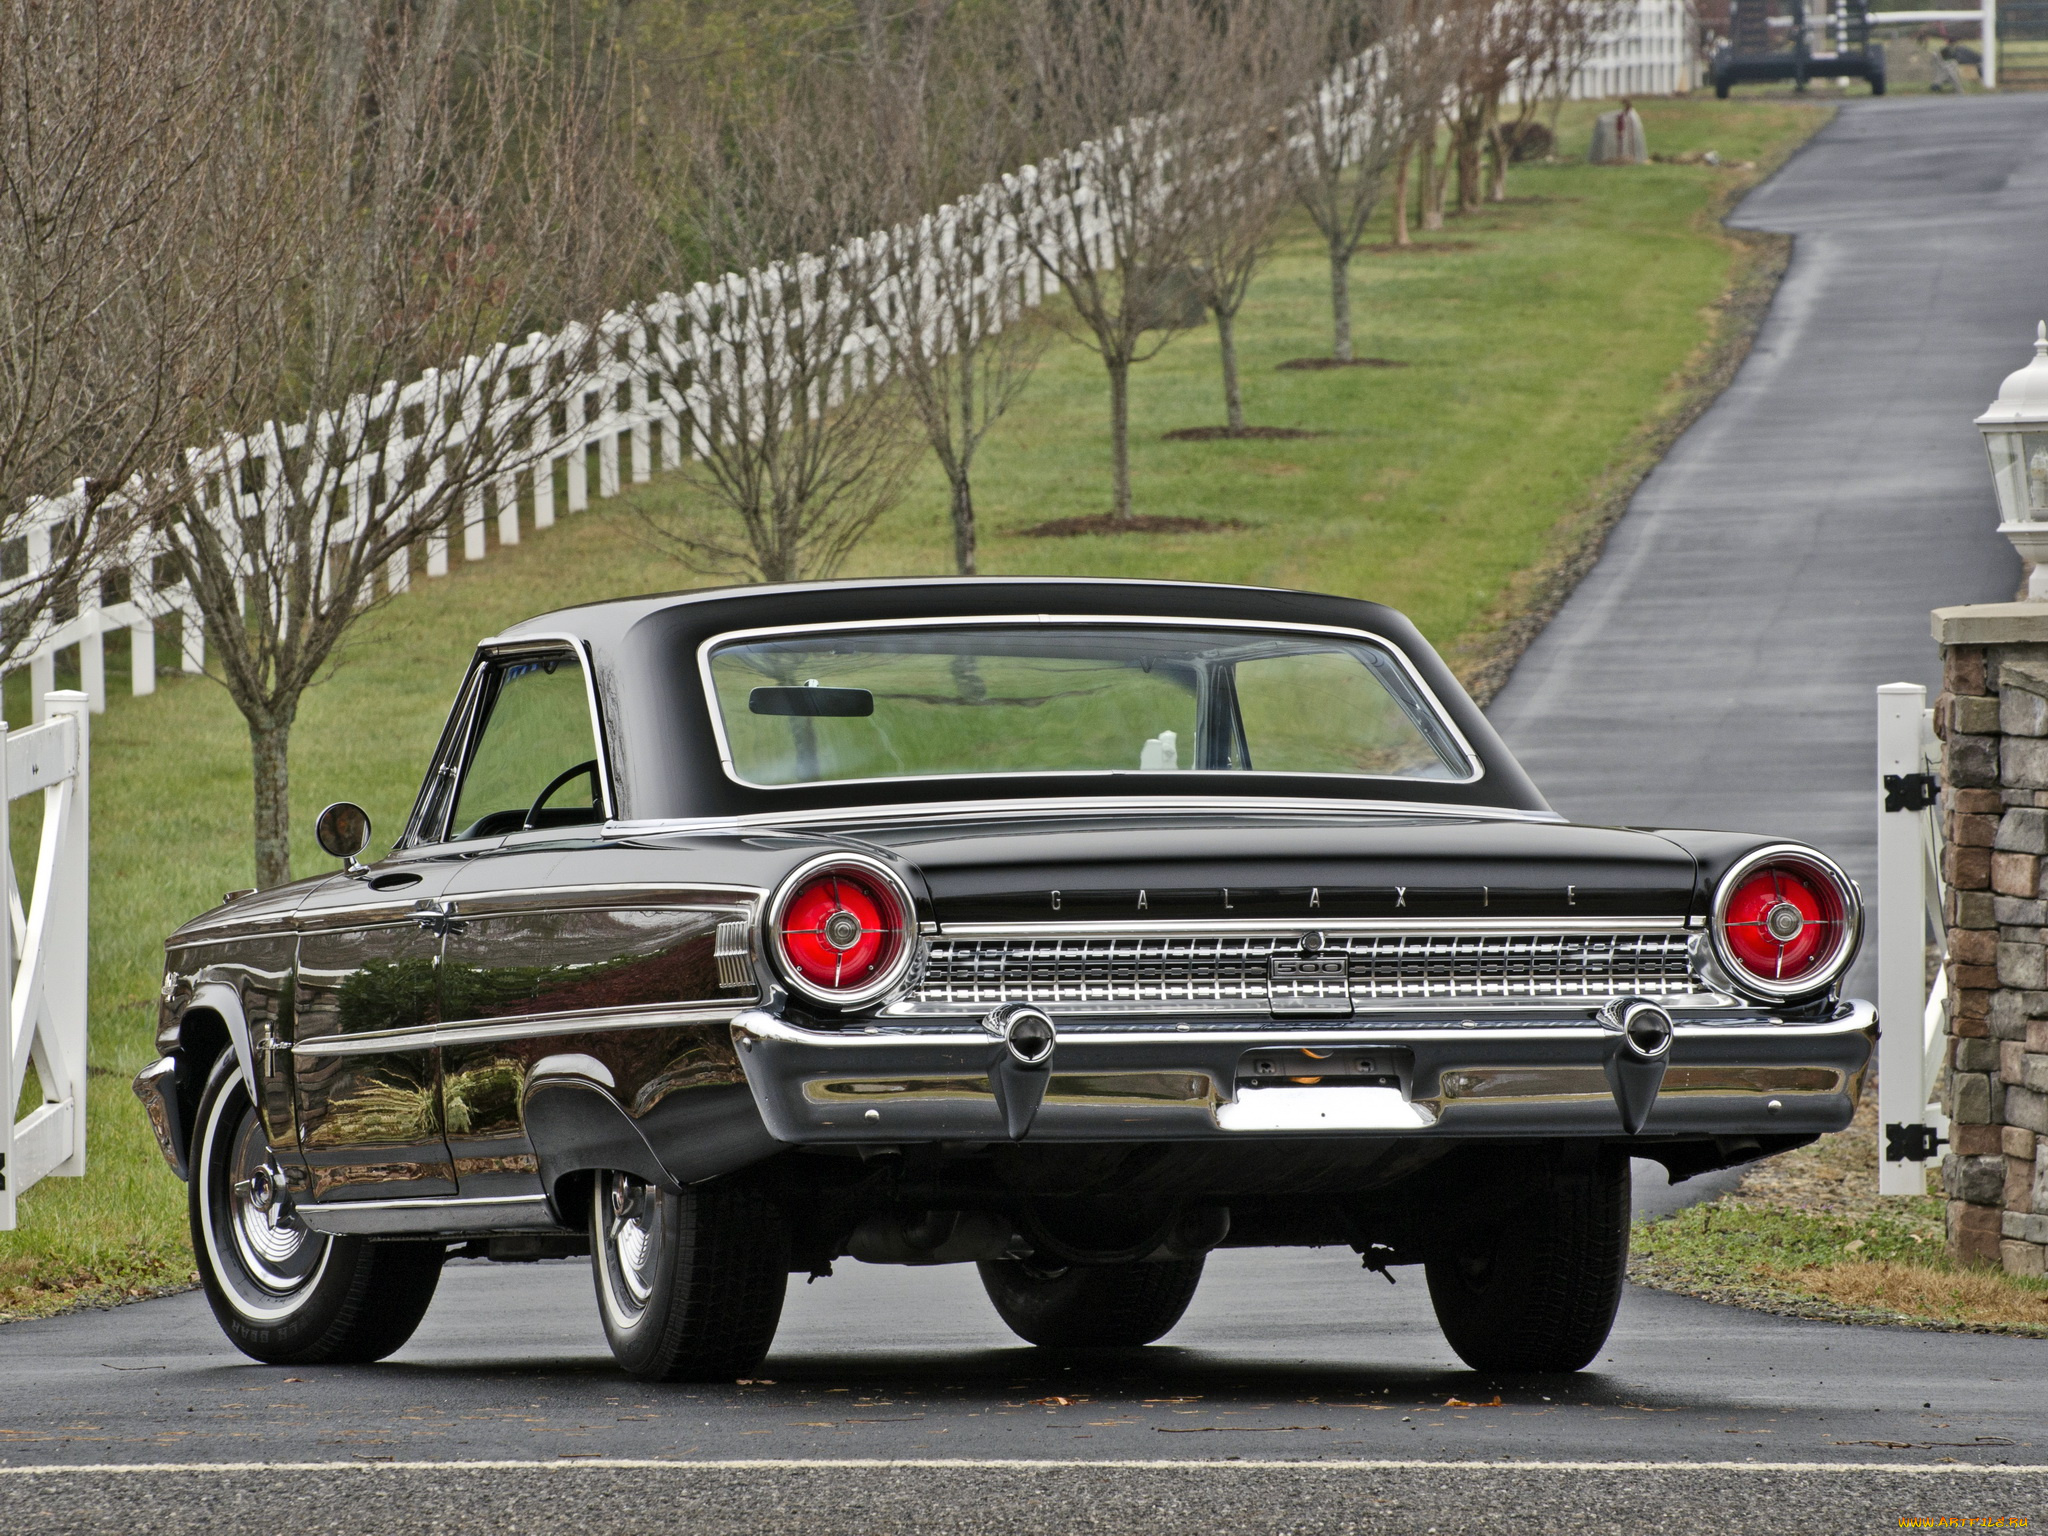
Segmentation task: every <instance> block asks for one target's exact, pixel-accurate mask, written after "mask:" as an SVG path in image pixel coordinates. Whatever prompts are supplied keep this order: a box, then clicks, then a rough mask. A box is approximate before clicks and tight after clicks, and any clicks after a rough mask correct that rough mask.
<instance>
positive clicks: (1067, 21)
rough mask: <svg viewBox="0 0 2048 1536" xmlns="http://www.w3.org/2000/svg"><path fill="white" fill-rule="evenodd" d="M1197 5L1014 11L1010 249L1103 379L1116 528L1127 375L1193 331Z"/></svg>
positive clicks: (1061, 5) (1126, 465) (1122, 509)
mask: <svg viewBox="0 0 2048 1536" xmlns="http://www.w3.org/2000/svg"><path fill="white" fill-rule="evenodd" d="M1227 9H1228V8H1227V7H1222V8H1215V9H1212V8H1210V7H1208V6H1206V5H1204V4H1203V3H1202V0H1095V3H1090V4H1082V5H1071V4H1068V3H1066V0H1021V3H1020V4H1019V5H1018V7H1017V27H1018V33H1017V35H1018V39H1019V44H1020V55H1021V67H1022V71H1023V77H1024V78H1023V81H1022V83H1021V85H1020V87H1019V89H1018V91H1017V93H1016V101H1015V111H1016V114H1017V116H1016V119H1015V120H1016V121H1018V122H1019V123H1020V124H1021V125H1023V126H1024V127H1025V128H1026V129H1027V130H1028V134H1029V138H1028V142H1030V143H1031V144H1032V146H1033V147H1034V148H1035V149H1036V150H1037V151H1038V152H1039V153H1040V155H1041V158H1040V159H1039V160H1038V162H1037V163H1036V164H1035V165H1032V166H1030V167H1028V168H1027V169H1026V170H1025V171H1024V172H1022V173H1020V174H1019V175H1018V176H1016V177H1014V178H1012V180H1011V182H1010V206H1011V212H1012V215H1013V217H1014V218H1015V219H1016V221H1017V225H1018V230H1019V234H1020V237H1021V238H1022V240H1023V241H1024V244H1025V246H1026V248H1027V249H1028V250H1029V251H1030V252H1031V254H1032V256H1033V257H1034V258H1035V259H1036V260H1037V261H1038V262H1039V264H1040V265H1041V266H1042V267H1043V268H1044V270H1045V272H1046V273H1047V275H1049V276H1050V277H1052V278H1053V279H1054V280H1056V281H1057V282H1059V283H1060V284H1062V285H1064V287H1065V288H1066V293H1067V303H1065V304H1063V305H1049V306H1047V310H1048V318H1049V320H1050V322H1051V323H1052V324H1054V325H1056V326H1058V327H1060V328H1061V329H1062V330H1064V331H1066V333H1067V334H1069V335H1071V336H1073V337H1074V338H1075V339H1077V340H1080V341H1083V342H1085V343H1086V344H1087V345H1089V346H1091V347H1093V348H1094V349H1095V351H1096V353H1097V354H1098V355H1099V356H1100V357H1101V358H1102V363H1103V367H1104V368H1105V369H1106V370H1107V371H1108V373H1109V400H1110V456H1111V466H1112V489H1111V499H1110V513H1109V518H1110V521H1111V522H1112V523H1115V524H1126V525H1128V524H1130V523H1131V522H1132V516H1131V426H1130V387H1131V369H1132V367H1133V366H1135V365H1136V364H1138V363H1142V362H1144V361H1146V360H1147V359H1149V358H1152V357H1155V356H1157V355H1158V353H1159V351H1160V349H1161V348H1163V347H1165V346H1166V345H1167V344H1168V343H1169V342H1170V341H1172V340H1173V338H1174V337H1175V336H1177V335H1179V334H1180V333H1181V332H1182V331H1184V330H1187V329H1190V328H1191V327H1193V326H1195V325H1197V324H1199V323H1200V322H1201V320H1202V319H1203V318H1204V310H1203V306H1202V304H1201V301H1200V295H1199V293H1198V292H1196V291H1195V290H1194V288H1193V285H1192V282H1191V278H1190V274H1189V271H1188V269H1189V266H1190V265H1191V263H1192V261H1193V258H1194V255H1195V250H1196V246H1197V244H1198V240H1199V235H1200V232H1201V229H1202V227H1203V221H1204V219H1205V217H1206V215H1207V208H1206V206H1205V197H1206V192H1205V189H1204V187H1203V184H1202V181H1201V178H1200V176H1199V175H1198V174H1196V171H1197V168H1198V167H1199V165H1200V163H1201V162H1202V160H1203V158H1204V156H1205V154H1206V147H1205V145H1204V142H1203V141H1204V136H1205V135H1206V134H1207V133H1208V132H1209V131H1210V128H1211V125H1212V122H1213V118H1212V117H1211V115H1210V114H1209V113H1208V112H1206V111H1204V110H1203V108H1204V106H1205V104H1206V103H1208V102H1209V101H1210V100H1211V99H1212V98H1213V96H1214V95H1215V93H1216V90H1217V88H1218V85H1219V82H1220V81H1221V80H1222V79H1223V78H1224V76H1225V74H1226V71H1225V70H1224V69H1223V68H1222V67H1221V65H1220V62H1219V61H1220V59H1221V58H1222V50H1221V48H1220V47H1219V33H1218V30H1217V29H1218V27H1219V26H1221V25H1223V24H1224V23H1223V22H1222V21H1221V20H1219V13H1220V12H1221V11H1225V10H1227Z"/></svg>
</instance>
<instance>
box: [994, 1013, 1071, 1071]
mask: <svg viewBox="0 0 2048 1536" xmlns="http://www.w3.org/2000/svg"><path fill="white" fill-rule="evenodd" d="M981 1027H982V1028H983V1029H985V1030H987V1031H988V1032H989V1033H990V1034H992V1035H994V1036H995V1037H996V1038H997V1039H998V1040H1001V1041H1002V1042H1003V1044H1004V1045H1006V1046H1008V1047H1009V1051H1010V1057H1011V1059H1012V1060H1013V1061H1015V1062H1016V1063H1017V1065H1018V1066H1020V1067H1042V1066H1045V1065H1046V1064H1047V1063H1048V1062H1050V1061H1051V1060H1052V1053H1053V1047H1054V1046H1056V1045H1058V1044H1059V1031H1058V1030H1057V1029H1055V1028H1053V1022H1052V1020H1051V1019H1050V1018H1048V1017H1046V1014H1045V1012H1044V1010H1043V1009H1039V1008H1034V1007H1032V1006H1031V1004H1029V1003H1004V1004H1003V1005H1002V1006H1000V1007H999V1008H996V1009H994V1010H993V1011H992V1012H990V1013H989V1014H988V1015H987V1016H986V1017H984V1018H983V1019H982V1021H981Z"/></svg>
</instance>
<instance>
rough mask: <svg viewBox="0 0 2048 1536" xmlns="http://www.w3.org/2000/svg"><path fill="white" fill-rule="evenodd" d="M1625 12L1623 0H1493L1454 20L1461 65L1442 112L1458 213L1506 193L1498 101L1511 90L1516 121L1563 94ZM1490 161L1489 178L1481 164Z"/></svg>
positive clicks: (1505, 136)
mask: <svg viewBox="0 0 2048 1536" xmlns="http://www.w3.org/2000/svg"><path fill="white" fill-rule="evenodd" d="M1630 9H1632V6H1631V5H1630V4H1629V3H1628V0H1497V3H1493V4H1488V5H1484V6H1479V7H1475V8H1473V9H1471V10H1468V11H1467V12H1466V13H1465V14H1464V15H1463V16H1462V17H1461V18H1460V21H1459V32H1460V36H1461V38H1462V40H1463V42H1464V47H1463V48H1462V50H1461V59H1462V67H1461V69H1460V70H1459V72H1458V76H1457V81H1456V85H1455V89H1454V92H1453V105H1452V107H1451V109H1450V112H1449V114H1448V116H1449V119H1450V124H1451V139H1452V145H1453V150H1452V152H1453V154H1454V155H1455V157H1456V160H1457V167H1458V207H1459V211H1461V212H1465V213H1470V212H1475V211H1476V210H1477V209H1478V208H1479V206H1480V204H1481V202H1482V201H1484V200H1485V199H1487V198H1488V197H1491V198H1492V199H1493V200H1494V201H1496V202H1498V201H1500V200H1501V199H1503V198H1505V197H1506V196H1507V166H1508V157H1509V139H1510V137H1511V136H1510V134H1509V133H1508V132H1507V131H1506V130H1505V128H1504V126H1503V124H1502V122H1501V102H1502V101H1503V99H1504V98H1505V97H1506V96H1507V94H1508V92H1509V91H1510V89H1512V90H1513V91H1514V93H1515V95H1516V97H1517V98H1518V104H1519V113H1518V121H1527V120H1529V119H1530V118H1533V116H1534V115H1535V113H1536V111H1537V110H1538V108H1539V107H1540V106H1541V104H1542V103H1543V102H1544V101H1546V100H1549V99H1553V98H1560V97H1562V96H1563V95H1564V94H1566V93H1567V92H1569V91H1570V89H1571V82H1572V77H1573V76H1574V75H1576V74H1577V73H1578V71H1579V68H1580V66H1581V65H1583V64H1584V63H1585V61H1586V59H1587V58H1588V57H1589V56H1590V55H1591V54H1592V51H1593V50H1594V49H1595V48H1596V47H1597V46H1598V45H1599V43H1600V40H1601V39H1602V38H1603V37H1604V36H1606V34H1607V33H1608V32H1609V31H1610V30H1611V28H1612V27H1613V24H1614V23H1615V21H1616V20H1618V19H1619V18H1620V17H1621V16H1622V15H1623V14H1625V13H1626V12H1627V11H1628V10H1630ZM1489 157H1490V158H1491V160H1492V171H1491V175H1490V176H1489V175H1488V174H1487V171H1486V168H1485V165H1484V163H1483V162H1484V161H1485V160H1486V159H1487V158H1489Z"/></svg>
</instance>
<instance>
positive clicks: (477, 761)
mask: <svg viewBox="0 0 2048 1536" xmlns="http://www.w3.org/2000/svg"><path fill="white" fill-rule="evenodd" d="M471 694H472V698H473V705H472V707H471V709H470V712H469V720H468V724H467V726H466V734H465V735H464V736H463V737H462V739H460V740H458V741H456V742H453V743H451V745H450V748H449V753H450V757H449V761H448V763H447V764H446V768H445V774H444V776H445V778H446V780H447V782H448V783H449V784H450V785H451V786H452V792H451V794H450V796H449V804H448V806H447V809H446V812H445V815H443V816H442V818H441V821H440V824H439V825H437V826H434V827H430V828H427V829H426V830H427V831H428V832H429V834H430V835H434V836H438V837H439V838H441V839H442V841H443V844H444V846H445V847H447V848H449V849H452V850H463V851H464V858H463V864H464V868H463V871H462V874H461V876H460V877H459V878H458V879H456V880H454V881H452V882H451V883H450V885H449V887H448V888H447V890H446V892H445V894H444V896H443V898H442V901H443V908H444V914H443V915H444V926H445V928H446V930H447V932H446V942H445V948H444V951H443V957H442V965H441V971H440V977H439V999H438V1002H439V1014H440V1021H441V1024H442V1026H443V1027H442V1029H441V1031H440V1038H441V1041H442V1047H441V1060H442V1083H443V1102H444V1104H445V1106H446V1111H447V1125H448V1131H449V1147H450V1153H451V1156H452V1157H453V1159H454V1167H455V1176H456V1180H457V1183H458V1184H459V1186H460V1188H461V1191H462V1194H463V1196H464V1197H465V1198H470V1199H475V1198H509V1197H517V1196H521V1195H527V1194H531V1193H534V1192H535V1191H536V1190H537V1189H538V1187H539V1186H538V1181H537V1178H536V1165H535V1161H534V1157H533V1152H532V1149H531V1147H529V1146H528V1145H527V1142H526V1137H525V1133H524V1131H523V1129H522V1126H521V1121H520V1105H519V1100H520V1092H521V1089H522V1088H523V1087H524V1084H525V1072H526V1067H527V1065H528V1063H527V1061H526V1060H525V1058H524V1055H523V1053H522V1052H521V1051H520V1050H519V1049H518V1048H517V1042H516V1041H513V1040H507V1039H506V1038H504V1034H505V1029H504V1026H505V1023H506V1022H507V1021H508V1020H510V1019H511V1018H513V1017H514V1016H516V1015H517V1014H519V1013H520V1012H521V1011H522V1008H521V1006H520V1005H521V1003H522V1002H524V1001H529V1000H530V999H531V997H532V996H533V995H534V994H536V993H537V992H538V991H540V990H543V989H544V988H545V986H546V978H547V975H548V973H549V972H550V971H551V970H552V969H555V968H558V967H559V966H560V965H561V964H562V961H561V959H560V958H559V948H560V946H559V945H557V944H554V943H551V942H549V941H548V936H547V935H538V936H536V935H533V934H530V933H528V932H527V931H525V930H524V929H522V928H518V927H517V925H516V923H515V924H514V926H513V927H512V928H511V929H508V928H507V927H506V926H505V925H506V921H507V919H508V918H516V917H517V916H518V915H519V914H520V913H522V912H523V911H525V910H526V909H527V908H528V907H529V906H531V905H532V904H533V902H534V901H535V900H536V898H537V897H538V896H539V895H540V894H542V893H544V892H546V891H547V889H548V888H549V883H550V877H551V876H552V874H553V872H554V870H555V867H556V866H557V865H558V864H559V863H560V862H561V861H562V858H563V856H564V844H565V843H573V842H575V841H577V840H578V834H579V832H584V831H585V829H593V828H594V827H595V825H596V824H597V823H600V822H602V821H603V820H604V817H605V814H606V806H607V803H608V802H607V800H606V798H605V796H606V785H605V782H604V775H603V772H602V769H601V766H600V764H601V761H602V759H601V752H600V748H599V746H598V734H597V729H596V724H595V721H594V720H593V718H592V713H591V703H590V690H589V687H588V679H587V676H586V673H585V669H584V664H583V661H582V658H581V657H580V656H579V655H577V653H576V652H575V651H574V650H573V649H571V648H569V647H567V646H563V645H559V644H556V645H543V646H540V647H537V648H529V649H521V650H515V651H509V652H504V653H500V654H497V655H493V656H491V657H489V658H487V659H486V661H485V662H484V664H483V666H482V667H481V668H480V669H479V671H478V674H477V675H476V677H475V678H474V679H473V680H472V685H471ZM585 835H586V836H587V832H586V833H585Z"/></svg>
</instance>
